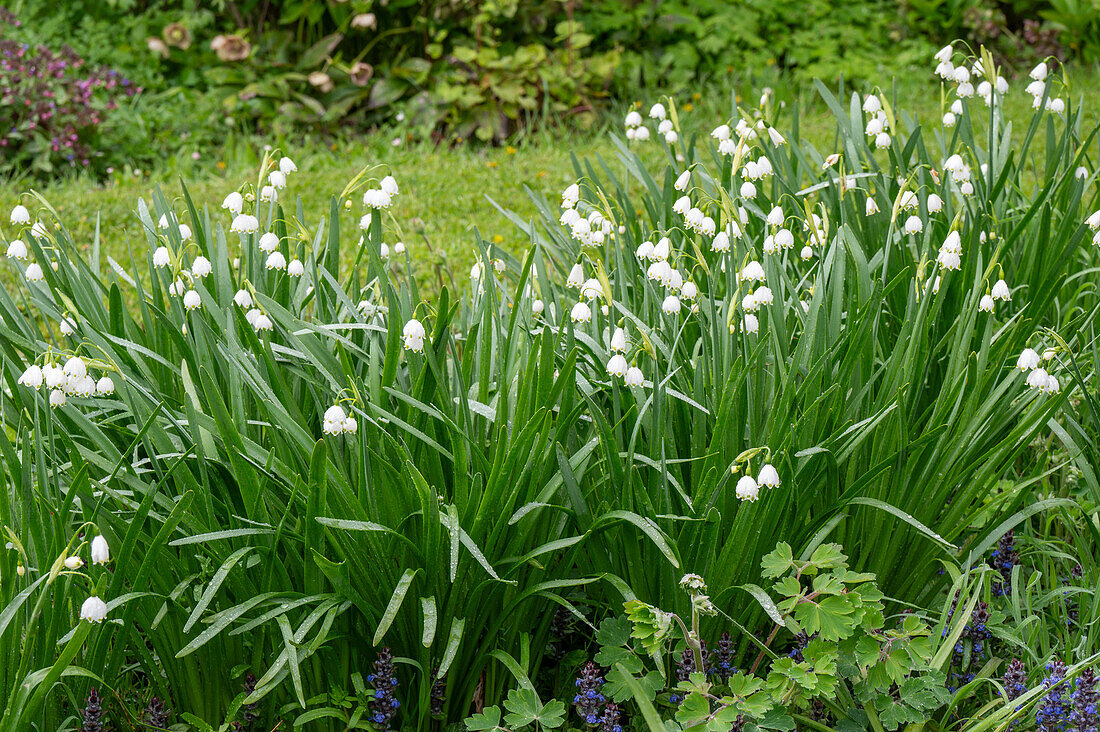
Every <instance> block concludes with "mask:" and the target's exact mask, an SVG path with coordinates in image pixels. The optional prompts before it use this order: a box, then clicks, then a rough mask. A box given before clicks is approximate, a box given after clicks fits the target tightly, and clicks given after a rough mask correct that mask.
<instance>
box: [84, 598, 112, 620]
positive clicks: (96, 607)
mask: <svg viewBox="0 0 1100 732" xmlns="http://www.w3.org/2000/svg"><path fill="white" fill-rule="evenodd" d="M106 618H107V603H105V602H103V600H101V599H99V598H98V597H96V596H95V595H92V596H91V597H89V598H88V599H87V600H85V601H84V604H83V605H81V606H80V619H81V620H87V621H88V622H89V623H102V622H103V621H104V620H105V619H106Z"/></svg>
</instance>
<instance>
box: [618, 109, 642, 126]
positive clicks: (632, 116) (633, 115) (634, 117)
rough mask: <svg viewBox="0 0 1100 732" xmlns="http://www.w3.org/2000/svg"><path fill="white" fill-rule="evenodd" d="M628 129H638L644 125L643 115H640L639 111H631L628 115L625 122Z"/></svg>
mask: <svg viewBox="0 0 1100 732" xmlns="http://www.w3.org/2000/svg"><path fill="white" fill-rule="evenodd" d="M623 122H624V123H625V124H626V126H627V127H637V126H639V125H641V124H642V115H640V114H638V112H637V110H633V109H632V110H630V111H629V112H627V113H626V119H625V120H623Z"/></svg>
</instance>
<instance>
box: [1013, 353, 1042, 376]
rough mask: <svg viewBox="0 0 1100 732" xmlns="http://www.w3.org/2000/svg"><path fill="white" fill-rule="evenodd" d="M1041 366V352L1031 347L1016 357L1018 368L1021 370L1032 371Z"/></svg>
mask: <svg viewBox="0 0 1100 732" xmlns="http://www.w3.org/2000/svg"><path fill="white" fill-rule="evenodd" d="M1038 367H1039V354H1038V353H1036V352H1035V351H1034V350H1033V349H1031V348H1025V349H1024V350H1023V351H1021V352H1020V357H1019V358H1018V359H1016V368H1018V369H1020V371H1031V370H1032V369H1035V368H1038Z"/></svg>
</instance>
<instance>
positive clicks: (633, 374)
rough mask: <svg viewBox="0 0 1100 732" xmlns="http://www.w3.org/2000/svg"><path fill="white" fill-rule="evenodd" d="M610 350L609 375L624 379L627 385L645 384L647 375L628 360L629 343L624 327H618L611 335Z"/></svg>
mask: <svg viewBox="0 0 1100 732" xmlns="http://www.w3.org/2000/svg"><path fill="white" fill-rule="evenodd" d="M609 350H610V351H611V358H610V359H608V361H607V374H608V376H613V377H615V378H619V379H622V380H623V383H624V384H626V385H627V386H643V385H644V384H645V376H644V375H643V374H642V370H641V369H640V368H638V367H637V366H635V365H632V364H630V363H628V362H627V360H626V352H627V351H628V350H629V344H628V343H627V340H626V331H624V330H623V329H622V328H616V329H615V332H614V333H613V334H612V335H611V343H610V346H609Z"/></svg>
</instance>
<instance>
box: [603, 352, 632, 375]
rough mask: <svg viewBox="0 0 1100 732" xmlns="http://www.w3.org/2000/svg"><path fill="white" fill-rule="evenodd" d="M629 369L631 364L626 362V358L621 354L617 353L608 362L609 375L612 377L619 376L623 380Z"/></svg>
mask: <svg viewBox="0 0 1100 732" xmlns="http://www.w3.org/2000/svg"><path fill="white" fill-rule="evenodd" d="M628 369H629V364H627V362H626V358H624V357H623V355H622V354H621V353H616V354H615V355H613V356H612V357H611V359H610V360H609V361H608V362H607V373H608V375H610V376H617V377H619V378H622V377H624V376H626V372H627V370H628Z"/></svg>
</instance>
